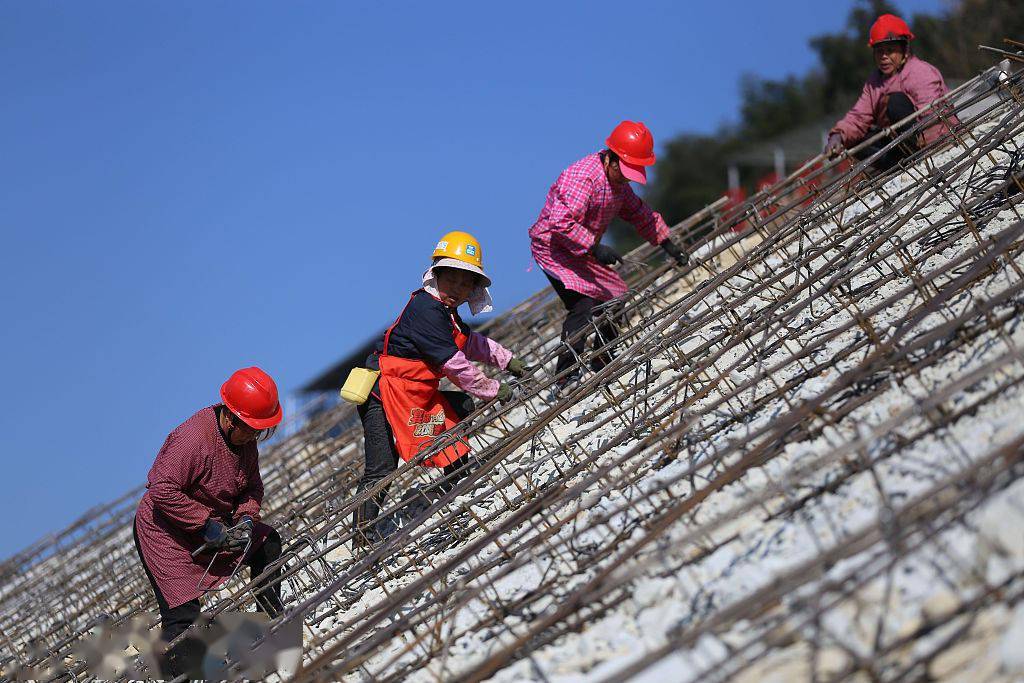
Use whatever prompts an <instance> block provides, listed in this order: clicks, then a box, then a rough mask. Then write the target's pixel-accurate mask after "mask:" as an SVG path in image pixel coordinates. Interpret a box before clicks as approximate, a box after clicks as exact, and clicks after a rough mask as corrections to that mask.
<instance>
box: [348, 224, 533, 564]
mask: <svg viewBox="0 0 1024 683" xmlns="http://www.w3.org/2000/svg"><path fill="white" fill-rule="evenodd" d="M490 285H491V280H490V278H488V277H487V275H486V274H485V272H484V270H483V254H482V252H481V248H480V244H479V243H478V242H477V241H476V239H475V238H474V237H473V236H472V235H470V234H468V233H465V232H458V231H456V232H449V233H448V234H446V235H445V236H444V237H442V238H441V240H440V241H439V242H438V243H437V247H436V248H435V249H434V253H433V261H432V263H431V265H430V267H429V268H427V270H426V272H425V273H424V274H423V278H422V287H421V288H420V289H417V290H416V291H415V292H413V293H412V295H411V296H410V297H409V301H408V303H406V305H405V308H404V309H403V310H402V312H401V314H400V315H399V316H398V319H397V320H395V322H394V324H392V325H391V327H389V328H388V330H387V331H386V332H385V334H384V337H383V339H381V341H380V342H379V343H378V344H377V348H376V349H375V351H374V352H373V353H372V354H371V355H370V357H369V358H368V359H367V367H368V368H369V369H371V370H379V371H380V377H379V379H378V380H377V382H376V384H375V386H374V387H373V389H372V390H371V391H370V393H369V396H368V397H367V398H366V401H365V402H364V403H362V404H361V405H360V406H359V409H358V410H359V416H360V419H361V420H362V423H363V436H364V439H365V449H364V452H365V458H366V466H365V470H364V474H363V476H362V478H361V480H360V482H359V484H358V487H357V493H361V492H363V491H366V490H367V489H369V488H371V487H373V486H374V485H375V484H377V483H378V482H379V481H380V480H381V479H383V478H385V477H387V476H388V475H389V474H390V473H391V472H393V471H394V470H395V468H396V467H397V466H398V460H399V458H401V459H402V460H405V461H410V460H412V459H414V458H415V457H416V455H417V454H419V453H420V451H421V450H423V449H424V448H428V447H429V446H430V445H431V444H433V442H434V440H435V438H436V437H438V436H439V435H441V434H442V433H443V432H444V431H446V430H448V429H451V428H452V427H453V426H454V425H456V424H458V423H459V421H461V420H462V419H463V418H464V417H466V416H467V415H468V414H469V413H470V412H472V410H473V408H474V404H473V399H472V398H471V396H470V395H472V396H475V397H476V398H479V399H482V400H485V401H488V400H491V399H494V398H498V399H499V400H503V401H504V400H508V399H509V398H510V397H511V396H512V388H511V386H510V385H509V384H507V383H505V382H499V381H497V380H494V379H491V378H489V377H487V376H486V375H484V374H483V373H482V372H481V371H480V370H479V369H478V368H477V367H476V366H475V365H473V363H472V362H471V361H479V362H482V363H486V364H488V365H491V366H494V367H497V368H501V369H503V370H505V371H507V372H509V373H510V374H512V375H514V376H517V377H522V376H523V375H524V374H525V373H526V371H527V367H526V366H525V365H524V363H523V362H522V361H521V360H519V359H517V358H513V356H512V353H511V352H510V351H509V350H508V349H506V348H505V347H503V346H502V345H501V344H499V343H498V342H496V341H494V340H492V339H489V338H488V337H486V336H484V335H482V334H479V333H476V332H473V331H471V330H470V329H469V326H468V325H466V323H465V322H463V320H462V318H461V317H460V316H459V313H458V308H459V306H461V305H462V304H464V303H468V304H469V309H470V312H471V313H473V315H478V314H480V313H486V312H488V311H490V310H491V308H492V307H491V297H490V293H489V292H488V289H487V288H488V287H489V286H490ZM442 377H447V378H448V379H450V380H451V381H452V383H454V384H455V385H456V386H457V387H459V388H460V389H462V392H458V391H441V390H440V388H439V387H440V381H441V378H442ZM463 392H466V393H463ZM468 453H469V447H468V446H466V445H465V444H463V443H458V444H455V445H453V446H450V447H448V448H447V449H445V450H443V451H441V452H439V453H437V454H436V455H433V456H432V457H430V458H428V459H426V460H425V461H423V463H422V464H423V465H424V466H427V467H437V468H441V470H442V474H443V479H442V480H441V482H439V483H438V484H437V485H436V486H434V487H433V488H432V489H431V490H430V491H425V490H420V489H418V488H414V489H412V490H411V491H409V492H408V493H406V494H405V496H403V499H402V504H403V506H404V507H403V508H402V509H403V510H404V513H402V514H399V515H398V516H397V517H396V516H391V517H386V518H384V519H380V520H378V519H377V518H378V515H379V513H380V509H381V506H382V504H383V501H384V499H385V494H386V490H383V491H380V492H379V493H378V494H377V495H376V496H374V497H373V498H370V499H368V500H367V501H365V502H364V503H363V504H362V505H360V507H359V508H358V509H357V510H356V513H355V516H354V519H353V524H354V525H355V529H356V532H357V533H356V534H355V539H356V543H357V544H366V543H372V542H375V541H378V540H380V539H382V538H386V537H388V536H389V535H391V534H392V533H394V531H395V530H396V529H397V528H398V526H400V525H401V524H402V523H403V522H405V521H408V520H409V519H411V518H412V517H414V516H415V515H416V514H417V512H418V511H419V510H422V509H425V507H426V506H428V505H429V503H430V501H431V496H432V495H436V494H437V493H439V492H444V491H446V490H450V488H451V487H452V486H454V484H455V483H456V482H457V481H458V480H459V479H461V478H462V477H464V476H465V475H466V474H468V473H469V471H470V467H471V463H470V458H469V457H467V456H468ZM400 512H401V510H400Z"/></svg>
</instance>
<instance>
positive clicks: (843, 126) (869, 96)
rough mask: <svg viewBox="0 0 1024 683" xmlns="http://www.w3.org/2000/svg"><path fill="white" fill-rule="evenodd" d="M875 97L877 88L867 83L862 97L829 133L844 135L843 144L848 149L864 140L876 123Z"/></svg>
mask: <svg viewBox="0 0 1024 683" xmlns="http://www.w3.org/2000/svg"><path fill="white" fill-rule="evenodd" d="M875 97H876V93H875V88H874V87H872V85H871V83H865V84H864V89H863V90H862V91H861V93H860V97H858V98H857V102H856V103H855V104H854V105H853V108H851V109H850V111H848V112H846V116H844V117H843V118H841V119H839V122H838V123H836V125H835V126H833V128H832V130H830V131H829V132H830V133H839V134H840V135H842V136H843V144H844V145H846V146H847V147H853V146H854V145H856V144H857V143H858V142H860V141H861V140H863V139H864V136H865V135H867V133H868V129H869V128H871V124H872V123H874V121H875V107H874V101H873V100H874V99H875Z"/></svg>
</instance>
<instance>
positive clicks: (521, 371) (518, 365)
mask: <svg viewBox="0 0 1024 683" xmlns="http://www.w3.org/2000/svg"><path fill="white" fill-rule="evenodd" d="M531 370H533V368H532V367H531V366H529V365H527V364H526V363H524V362H523V361H522V360H521V359H519V358H513V359H512V360H510V361H509V362H508V365H506V366H505V371H506V372H508V373H509V374H511V375H512V376H514V377H524V376H526V374H527V373H529V372H530V371H531Z"/></svg>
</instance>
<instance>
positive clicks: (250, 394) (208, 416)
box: [134, 367, 283, 678]
mask: <svg viewBox="0 0 1024 683" xmlns="http://www.w3.org/2000/svg"><path fill="white" fill-rule="evenodd" d="M220 397H221V402H220V403H217V404H215V405H212V406H210V407H208V408H203V409H202V410H200V411H199V412H197V413H196V414H195V415H193V416H192V417H190V418H189V419H187V420H186V421H185V422H183V423H182V424H180V425H178V427H176V428H175V429H174V431H172V432H171V433H170V435H168V437H167V440H166V441H165V442H164V445H163V448H161V449H160V452H159V453H157V456H156V461H155V462H154V463H153V467H152V468H151V469H150V471H149V477H148V481H147V483H146V493H145V494H144V495H143V496H142V500H140V501H139V507H138V509H137V510H136V512H135V524H134V536H135V548H136V550H137V551H138V553H139V557H140V559H141V560H142V566H143V568H144V569H145V570H146V576H148V577H149V581H150V583H151V584H152V587H153V593H154V594H155V595H156V601H157V605H158V606H159V610H160V624H161V631H162V632H161V638H162V639H163V640H164V641H165V642H166V643H169V642H170V641H172V640H174V639H175V638H176V637H177V636H179V635H180V634H182V633H183V632H185V630H187V629H188V627H189V626H190V625H191V624H192V623H193V622H195V620H196V618H198V616H199V612H200V602H199V599H200V597H201V596H202V595H203V594H204V593H206V592H208V591H210V590H214V589H216V588H217V587H219V586H220V585H221V584H223V583H224V581H225V580H226V579H227V578H228V577H229V576H230V575H231V574H232V572H233V571H235V570H236V569H237V568H238V566H239V565H240V564H246V565H248V566H249V571H250V573H251V575H252V576H253V577H256V576H258V575H260V574H262V573H263V572H264V571H265V570H266V568H267V567H268V566H270V565H271V564H272V563H273V562H275V561H276V560H277V559H278V558H279V557H280V555H281V537H280V535H279V534H278V533H277V531H275V530H274V529H273V528H272V527H270V526H268V525H267V524H264V523H263V522H261V521H260V505H261V503H262V502H263V480H262V479H261V478H260V470H259V462H258V459H259V452H258V450H257V443H258V442H259V441H261V440H263V439H266V438H268V437H269V436H270V435H271V434H273V432H274V429H275V428H276V426H277V425H278V424H279V423H280V422H281V416H282V411H281V404H280V402H279V401H278V396H277V385H276V384H275V383H274V380H273V379H271V377H270V375H268V374H267V373H265V372H264V371H263V370H261V369H259V368H257V367H251V368H244V369H242V370H238V371H237V372H235V373H234V374H232V375H231V377H229V378H228V380H227V381H226V382H224V384H223V385H222V386H221V388H220ZM200 548H204V550H203V551H202V552H199V553H198V554H196V555H195V557H193V553H194V552H195V551H197V550H199V549H200ZM279 571H280V570H279V569H278V570H275V571H274V572H272V573H271V574H270V575H269V576H268V577H266V578H265V579H263V580H261V582H260V586H262V589H260V590H258V591H257V594H256V602H257V606H258V608H259V609H260V610H261V611H263V612H266V613H267V614H268V615H270V616H271V617H274V616H276V615H278V614H280V613H281V612H282V611H283V605H282V603H281V593H280V591H281V589H280V584H279V583H274V580H275V579H276V578H277V575H278V573H279ZM204 653H205V645H203V643H202V641H201V639H199V638H195V637H189V638H185V639H183V640H182V641H181V642H180V643H178V644H176V645H175V646H174V647H173V648H170V649H169V650H167V652H166V653H165V654H164V655H163V656H162V657H161V670H162V673H163V674H164V676H166V677H168V678H171V677H174V676H178V675H180V674H182V673H186V672H190V673H192V674H195V673H196V672H197V671H198V670H200V669H201V664H202V658H203V655H204ZM200 677H201V676H200Z"/></svg>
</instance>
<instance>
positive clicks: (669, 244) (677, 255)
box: [658, 237, 690, 266]
mask: <svg viewBox="0 0 1024 683" xmlns="http://www.w3.org/2000/svg"><path fill="white" fill-rule="evenodd" d="M658 246H659V247H661V248H662V249H663V250H664V251H665V253H666V254H668V255H669V256H671V257H672V258H674V259H675V260H676V263H678V264H679V265H681V266H685V265H686V264H687V262H689V260H690V257H689V256H687V255H686V253H685V252H684V251H682V250H681V249H680V248H679V247H678V246H676V243H675V242H673V241H672V240H671V239H669V238H667V237H666V238H665V239H664V240H662V242H661V244H659V245H658Z"/></svg>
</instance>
